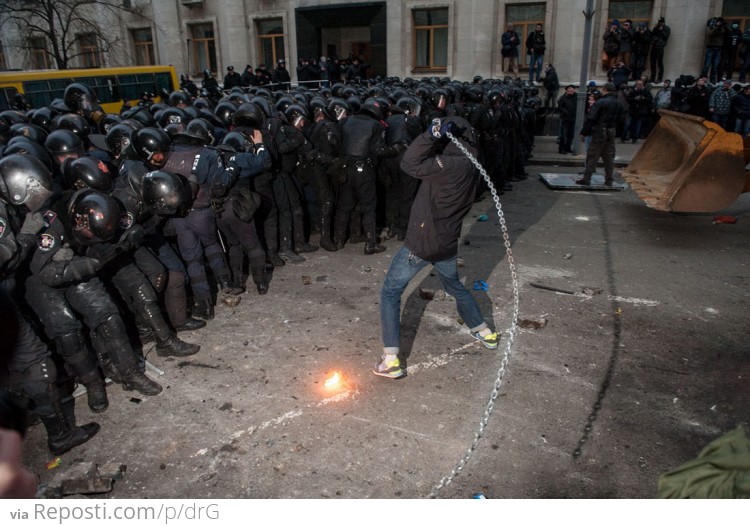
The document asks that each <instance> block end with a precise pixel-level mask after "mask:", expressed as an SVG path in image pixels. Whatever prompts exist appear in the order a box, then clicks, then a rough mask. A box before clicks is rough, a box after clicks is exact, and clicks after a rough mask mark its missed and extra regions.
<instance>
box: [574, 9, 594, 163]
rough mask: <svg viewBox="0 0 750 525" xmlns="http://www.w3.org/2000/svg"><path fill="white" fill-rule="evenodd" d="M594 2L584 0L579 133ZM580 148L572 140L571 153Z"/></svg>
mask: <svg viewBox="0 0 750 525" xmlns="http://www.w3.org/2000/svg"><path fill="white" fill-rule="evenodd" d="M594 12H595V11H594V0H586V10H585V11H583V16H584V17H585V18H586V23H585V25H584V30H583V49H582V50H581V51H582V52H581V78H580V83H579V85H578V105H577V106H576V127H575V130H576V131H579V132H580V129H581V128H582V127H583V118H584V114H585V108H586V79H588V76H589V61H590V60H591V25H592V23H593V22H592V20H593V18H594ZM580 147H581V141H580V140H577V139H575V138H574V139H573V153H574V154H576V155H578V151H579V149H580Z"/></svg>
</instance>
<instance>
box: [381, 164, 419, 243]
mask: <svg viewBox="0 0 750 525" xmlns="http://www.w3.org/2000/svg"><path fill="white" fill-rule="evenodd" d="M404 153H405V152H401V153H400V154H399V155H397V156H396V157H388V158H386V159H384V160H383V165H384V167H385V169H386V171H387V173H388V186H387V188H386V193H385V195H386V218H387V224H388V227H389V228H390V227H393V228H395V229H396V232H398V233H400V234H405V233H406V228H407V227H408V226H409V215H410V214H411V205H412V204H413V203H414V197H416V195H417V190H418V189H419V179H416V178H414V177H410V176H409V175H407V174H406V173H404V172H403V171H402V170H401V166H400V164H401V159H402V158H403V156H404ZM391 233H394V232H391Z"/></svg>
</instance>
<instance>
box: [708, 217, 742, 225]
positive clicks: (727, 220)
mask: <svg viewBox="0 0 750 525" xmlns="http://www.w3.org/2000/svg"><path fill="white" fill-rule="evenodd" d="M713 223H714V224H736V223H737V217H734V216H732V215H717V216H716V217H714V221H713Z"/></svg>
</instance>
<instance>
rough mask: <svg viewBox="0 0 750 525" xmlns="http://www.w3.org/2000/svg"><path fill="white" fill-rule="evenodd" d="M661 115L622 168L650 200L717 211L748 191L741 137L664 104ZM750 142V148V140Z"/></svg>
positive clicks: (678, 208)
mask: <svg viewBox="0 0 750 525" xmlns="http://www.w3.org/2000/svg"><path fill="white" fill-rule="evenodd" d="M659 114H660V115H661V118H660V119H659V122H658V123H657V124H656V126H655V127H654V129H653V130H652V131H651V133H649V135H648V138H647V139H646V141H645V142H644V143H643V145H642V146H641V148H640V150H638V153H636V155H635V156H634V157H633V160H632V161H631V162H630V164H629V165H628V167H627V168H625V170H624V171H623V172H622V176H623V178H624V179H625V180H626V181H627V182H628V184H630V187H631V188H632V189H633V191H634V192H635V193H636V194H637V195H638V197H640V198H641V199H642V200H643V201H644V202H645V203H646V205H647V206H649V207H651V208H654V209H657V210H661V211H674V212H715V211H719V210H721V209H724V208H726V207H727V206H729V205H730V204H731V203H732V202H734V201H735V200H736V199H737V198H738V197H739V196H740V194H741V193H742V192H743V191H748V189H750V188H748V176H747V174H746V173H745V165H746V164H747V162H746V160H745V156H746V155H745V153H746V151H748V152H750V149H748V150H746V149H745V145H744V144H743V141H742V137H741V136H740V135H739V134H737V133H729V132H726V131H724V130H723V129H722V128H721V127H720V126H719V125H717V124H714V123H713V122H710V121H708V120H706V119H704V118H701V117H695V116H693V115H687V114H684V113H677V112H674V111H667V110H659ZM746 144H748V148H750V143H747V142H746Z"/></svg>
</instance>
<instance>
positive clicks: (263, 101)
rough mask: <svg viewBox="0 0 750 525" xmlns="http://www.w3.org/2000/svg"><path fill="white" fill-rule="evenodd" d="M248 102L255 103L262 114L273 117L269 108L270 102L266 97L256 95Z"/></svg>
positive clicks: (272, 112)
mask: <svg viewBox="0 0 750 525" xmlns="http://www.w3.org/2000/svg"><path fill="white" fill-rule="evenodd" d="M250 102H252V103H253V104H256V105H257V106H258V107H259V108H260V109H261V111H262V112H263V115H265V116H266V117H273V116H274V111H273V109H271V103H270V102H269V101H268V98H266V97H262V96H257V97H253V98H251V99H250Z"/></svg>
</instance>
